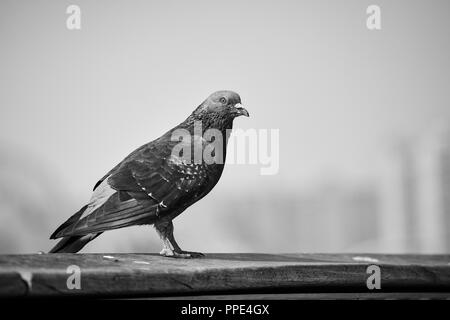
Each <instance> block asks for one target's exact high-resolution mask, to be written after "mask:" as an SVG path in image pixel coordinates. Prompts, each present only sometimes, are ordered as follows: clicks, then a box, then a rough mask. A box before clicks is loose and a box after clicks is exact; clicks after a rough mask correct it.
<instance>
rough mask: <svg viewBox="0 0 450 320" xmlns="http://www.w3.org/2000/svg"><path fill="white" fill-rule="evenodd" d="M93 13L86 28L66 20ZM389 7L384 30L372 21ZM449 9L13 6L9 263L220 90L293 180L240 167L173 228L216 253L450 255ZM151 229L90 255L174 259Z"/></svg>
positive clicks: (0, 209) (5, 128) (402, 4)
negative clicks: (229, 94)
mask: <svg viewBox="0 0 450 320" xmlns="http://www.w3.org/2000/svg"><path fill="white" fill-rule="evenodd" d="M71 4H76V5H78V6H79V7H80V8H81V30H68V29H67V28H66V20H67V18H68V16H69V15H68V14H66V8H67V7H68V6H69V5H71ZM371 4H376V5H379V6H380V8H381V27H382V29H381V30H376V31H370V30H368V29H367V27H366V18H367V14H366V8H367V7H368V6H369V5H371ZM449 9H450V2H448V1H438V0H435V1H432V2H430V1H425V0H421V1H400V0H396V1H378V0H377V1H370V2H369V1H361V0H354V1H349V0H345V1H331V0H329V1H323V0H319V1H317V0H314V1H313V0H310V1H287V0H282V1H257V2H256V1H254V2H253V1H246V2H243V1H237V0H230V1H226V2H224V1H216V0H208V1H206V0H205V1H203V0H202V1H198V0H193V1H125V0H123V1H81V0H77V1H43V0H37V1H36V0H33V1H31V0H30V1H23V0H21V1H16V0H14V1H12V0H11V1H8V0H2V1H1V2H0V110H1V111H0V253H28V252H37V251H40V250H42V251H47V250H49V249H50V248H51V247H52V246H53V245H54V243H55V242H54V241H50V240H48V237H49V235H50V234H51V233H52V232H53V231H54V229H55V228H56V227H58V226H59V224H61V223H62V222H64V221H65V220H66V219H67V218H68V217H69V216H70V215H71V214H73V213H74V212H75V211H77V210H78V209H79V208H80V207H81V206H82V205H84V204H85V203H86V201H88V199H89V197H90V194H91V190H92V187H93V185H94V184H95V183H96V182H97V180H98V179H99V178H100V177H102V176H103V175H104V174H105V173H106V172H108V171H109V170H110V169H111V168H112V167H113V166H114V165H116V164H117V163H118V162H119V161H121V160H122V159H123V158H124V157H125V156H126V155H127V154H128V153H129V152H131V151H132V150H134V149H135V148H136V147H138V146H140V145H142V144H144V143H146V142H148V141H151V140H153V139H155V138H157V137H158V136H160V135H161V134H162V133H164V132H166V131H167V130H168V129H170V128H171V127H173V126H175V125H177V124H178V123H180V122H182V121H183V120H184V119H185V118H186V117H187V116H188V115H189V114H190V112H191V111H192V110H193V109H194V108H195V107H196V106H197V105H199V104H200V103H201V102H202V101H203V100H204V99H205V98H206V97H207V96H208V95H209V94H210V93H212V92H214V91H216V90H219V89H229V90H234V91H236V92H238V93H239V94H240V95H241V97H242V101H243V104H244V105H245V106H246V107H247V109H248V110H249V112H250V115H251V117H250V118H238V119H237V120H236V121H235V124H234V126H235V128H242V129H244V130H246V129H250V128H252V129H257V130H259V129H279V134H280V140H279V149H280V153H279V163H280V167H279V171H278V173H277V174H275V175H261V174H260V169H261V166H260V165H255V164H248V165H238V164H230V165H228V166H227V167H226V168H225V171H224V174H223V176H222V179H221V181H220V182H219V184H218V185H217V186H216V188H215V189H214V190H213V191H212V192H211V193H210V194H209V195H208V196H207V197H206V198H204V199H203V200H202V201H200V202H199V203H197V204H195V205H194V206H192V207H191V208H189V209H188V210H187V211H186V212H184V213H183V214H182V215H181V216H179V217H178V218H177V219H176V220H175V222H174V223H175V230H176V231H175V235H176V237H177V240H178V242H179V243H180V245H181V246H182V247H183V248H184V249H186V250H196V251H203V252H386V253H410V252H411V253H412V252H414V253H449V252H450V72H449V71H450V62H449V57H450V20H449V19H448V13H449V12H450V10H449ZM160 249H161V244H160V242H159V239H158V237H157V235H156V232H155V231H154V230H153V228H152V227H148V226H146V227H131V228H125V229H120V230H116V231H111V232H107V233H105V234H103V235H102V236H101V237H99V238H98V239H97V240H95V241H94V242H92V243H90V244H89V245H88V246H87V247H86V248H85V249H84V250H83V252H159V250H160Z"/></svg>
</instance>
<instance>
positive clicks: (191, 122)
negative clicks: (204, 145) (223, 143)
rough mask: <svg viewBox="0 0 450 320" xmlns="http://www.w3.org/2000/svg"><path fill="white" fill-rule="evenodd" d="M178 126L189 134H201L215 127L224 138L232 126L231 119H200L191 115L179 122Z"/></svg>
mask: <svg viewBox="0 0 450 320" xmlns="http://www.w3.org/2000/svg"><path fill="white" fill-rule="evenodd" d="M179 128H183V129H186V130H188V131H189V133H190V134H191V135H198V134H199V133H200V132H201V135H202V136H203V135H204V134H205V132H206V131H208V130H211V129H215V130H219V131H220V132H221V133H222V135H223V137H224V138H225V137H226V133H227V131H230V130H231V129H232V128H233V119H228V118H219V117H217V118H214V117H209V118H206V119H205V118H202V119H201V118H198V117H195V116H192V115H191V116H189V118H187V119H186V120H185V121H184V122H183V123H181V124H180V126H179Z"/></svg>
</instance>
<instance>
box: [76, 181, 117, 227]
mask: <svg viewBox="0 0 450 320" xmlns="http://www.w3.org/2000/svg"><path fill="white" fill-rule="evenodd" d="M108 178H109V177H106V178H105V180H103V181H102V183H101V184H100V185H99V186H98V187H97V188H96V189H95V191H94V193H92V196H91V200H89V204H88V207H87V208H86V210H84V212H83V214H82V215H81V217H80V219H82V218H84V217H86V216H88V215H89V214H91V213H92V212H94V211H95V210H97V209H98V208H100V207H101V206H102V205H103V204H104V203H105V202H106V201H107V200H108V199H109V197H111V196H112V195H113V194H114V193H116V192H117V190H114V189H113V188H111V187H110V185H109V184H108Z"/></svg>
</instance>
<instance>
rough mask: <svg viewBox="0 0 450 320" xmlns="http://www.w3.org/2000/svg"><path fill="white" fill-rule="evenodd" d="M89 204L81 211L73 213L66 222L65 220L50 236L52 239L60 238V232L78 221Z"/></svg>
mask: <svg viewBox="0 0 450 320" xmlns="http://www.w3.org/2000/svg"><path fill="white" fill-rule="evenodd" d="M87 207H88V205H85V206H84V207H83V208H81V209H80V210H79V211H77V212H76V213H75V214H73V215H72V216H71V217H70V218H69V219H67V221H66V222H64V223H63V224H62V225H60V226H59V227H58V229H56V230H55V232H53V234H52V235H51V236H50V239H56V238H58V234H59V233H60V232H62V231H63V230H64V229H66V228H67V227H69V226H71V225H72V224H73V223H75V222H77V221H78V220H79V219H80V217H81V216H82V215H83V212H84V211H85V210H86V209H87Z"/></svg>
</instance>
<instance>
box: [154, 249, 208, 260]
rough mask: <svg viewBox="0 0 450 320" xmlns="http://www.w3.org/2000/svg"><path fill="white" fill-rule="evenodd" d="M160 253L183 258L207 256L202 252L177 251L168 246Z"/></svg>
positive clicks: (165, 255)
mask: <svg viewBox="0 0 450 320" xmlns="http://www.w3.org/2000/svg"><path fill="white" fill-rule="evenodd" d="M159 254H160V255H162V256H163V257H170V258H182V259H191V258H200V257H204V256H205V255H204V254H203V253H200V252H190V251H175V250H172V249H168V248H164V249H162V250H161V252H160V253H159Z"/></svg>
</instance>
